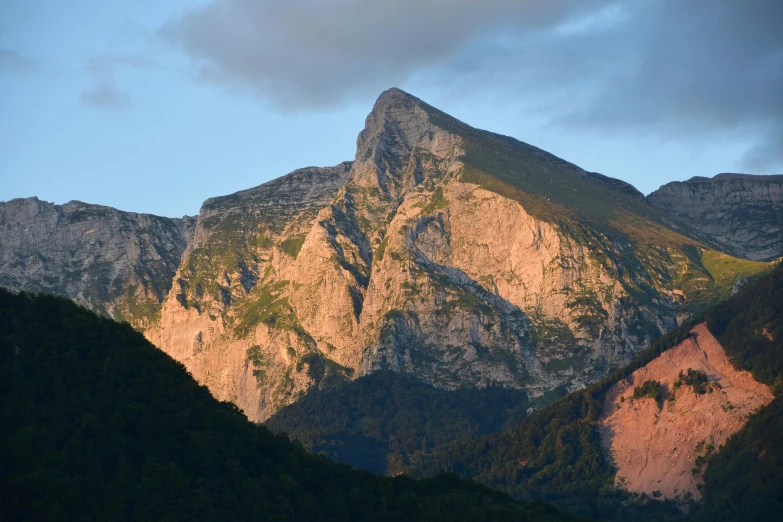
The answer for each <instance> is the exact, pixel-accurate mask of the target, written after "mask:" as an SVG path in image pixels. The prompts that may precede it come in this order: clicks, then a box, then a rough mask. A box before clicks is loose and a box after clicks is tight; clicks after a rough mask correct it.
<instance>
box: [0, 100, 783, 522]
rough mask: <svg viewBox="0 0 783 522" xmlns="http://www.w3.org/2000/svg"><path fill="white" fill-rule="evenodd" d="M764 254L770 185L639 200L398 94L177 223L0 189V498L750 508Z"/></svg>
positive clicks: (295, 512)
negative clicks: (281, 169) (344, 154)
mask: <svg viewBox="0 0 783 522" xmlns="http://www.w3.org/2000/svg"><path fill="white" fill-rule="evenodd" d="M782 256H783V175H779V176H752V175H746V174H719V175H717V176H715V177H714V178H702V177H696V178H692V179H690V180H688V181H685V182H672V183H668V184H666V185H664V186H662V187H661V188H659V189H658V190H656V191H654V192H653V193H651V194H649V195H648V196H645V195H643V194H642V193H640V192H639V191H638V190H636V189H635V188H634V187H633V186H631V185H630V184H628V183H625V182H623V181H620V180H617V179H613V178H609V177H607V176H603V175H601V174H598V173H593V172H588V171H585V170H583V169H581V168H579V167H578V166H576V165H574V164H572V163H569V162H567V161H565V160H562V159H560V158H557V157H556V156H553V155H551V154H549V153H547V152H546V151H543V150H541V149H538V148H536V147H533V146H531V145H528V144H526V143H523V142H520V141H517V140H515V139H513V138H509V137H506V136H501V135H498V134H494V133H491V132H488V131H483V130H479V129H475V128H472V127H470V126H468V125H466V124H464V123H462V122H460V121H458V120H456V119H455V118H452V117H451V116H449V115H447V114H445V113H443V112H441V111H439V110H438V109H436V108H434V107H432V106H430V105H428V104H426V103H425V102H423V101H421V100H419V99H418V98H416V97H414V96H411V95H409V94H407V93H405V92H403V91H400V90H399V89H391V90H388V91H386V92H384V93H383V94H381V96H380V97H379V98H378V100H377V101H376V103H375V105H374V107H373V109H372V111H371V112H370V114H369V115H368V116H367V119H366V121H365V127H364V130H362V131H361V133H360V134H359V136H358V139H357V151H356V156H355V158H354V160H353V161H346V162H343V163H341V164H339V165H336V166H334V167H327V168H319V167H309V168H303V169H299V170H296V171H294V172H292V173H290V174H287V175H285V176H282V177H279V178H277V179H274V180H272V181H270V182H267V183H265V184H263V185H260V186H257V187H254V188H251V189H248V190H244V191H241V192H237V193H235V194H231V195H228V196H220V197H214V198H211V199H208V200H207V201H205V202H204V203H203V205H202V207H201V210H200V212H199V215H198V216H194V217H188V216H186V217H183V218H179V219H174V218H165V217H159V216H153V215H148V214H136V213H129V212H122V211H119V210H116V209H113V208H109V207H103V206H99V205H91V204H87V203H82V202H69V203H66V204H64V205H55V204H52V203H47V202H44V201H40V200H38V199H37V198H28V199H17V200H12V201H8V202H0V286H2V287H5V288H7V289H10V290H11V292H8V291H5V290H2V289H0V311H2V312H3V313H2V314H0V330H2V333H3V335H2V336H0V343H1V344H2V350H0V370H2V372H3V378H2V379H0V394H1V395H3V397H4V400H3V404H4V409H3V410H2V417H1V418H0V420H2V421H3V425H5V426H9V427H10V428H9V429H6V430H3V432H2V434H0V436H2V437H3V439H2V440H3V444H1V445H0V446H2V447H4V448H6V449H7V450H8V451H7V454H4V456H3V460H4V462H6V463H7V464H8V466H7V467H6V469H7V470H12V472H7V473H4V474H2V475H0V480H2V485H3V487H2V488H0V489H2V490H3V491H4V492H5V493H3V496H0V509H2V510H3V511H4V512H8V513H15V514H16V515H18V516H32V515H31V513H33V512H34V513H35V514H36V515H35V518H37V519H47V518H51V519H57V518H62V517H63V514H66V513H67V514H69V518H74V517H75V516H77V515H79V514H81V515H84V514H85V513H91V514H92V516H94V517H95V518H104V519H118V520H119V519H128V520H135V519H150V518H161V517H174V518H183V517H184V518H192V517H194V516H195V517H200V518H204V519H225V518H237V517H238V518H243V519H247V518H261V519H266V518H269V519H276V520H277V519H279V520H294V519H300V520H316V519H324V520H335V519H346V520H366V519H377V520H397V519H401V518H407V519H410V520H419V519H421V520H428V519H433V518H438V517H440V518H439V519H450V520H472V519H485V520H568V519H573V518H569V516H570V515H566V514H563V513H561V512H558V511H557V510H556V509H555V508H552V507H549V506H546V505H544V504H541V503H540V501H544V502H549V503H554V504H555V505H556V506H557V507H558V508H561V509H564V510H568V511H570V512H572V513H574V514H576V515H578V516H589V517H596V518H601V519H607V520H618V521H619V520H623V521H629V520H638V521H649V520H671V521H681V520H745V519H748V520H761V519H769V518H770V517H774V516H775V514H776V513H779V512H780V509H783V504H781V502H780V498H781V497H780V491H781V485H783V476H781V474H780V469H783V468H782V467H781V463H783V453H782V452H781V451H780V450H779V448H780V447H783V446H781V445H780V444H779V442H780V441H779V432H780V429H781V427H783V416H781V411H783V410H781V407H780V394H781V392H783V362H781V361H783V353H782V352H781V347H783V337H781V336H782V335H783V330H782V328H783V321H781V317H783V300H782V299H783V265H782V264H781V263H780V258H781V257H782ZM20 292H22V293H20ZM36 293H41V294H42V295H38V296H34V295H33V294H36ZM43 294H54V295H55V296H56V297H51V296H46V295H43ZM63 298H65V299H63ZM68 300H70V301H73V303H70V302H68ZM74 303H75V304H74ZM76 305H79V306H76ZM80 307H81V308H80ZM85 308H86V309H87V310H85ZM96 314H97V315H96ZM117 323H127V324H117ZM142 336H143V337H142ZM145 338H146V339H145ZM152 345H154V346H156V347H157V348H158V349H159V350H155V349H153V347H152ZM161 352H164V353H165V354H167V355H168V356H169V357H167V356H166V355H164V353H161ZM171 359H174V361H172V360H171ZM188 374H189V375H190V377H189V376H188ZM191 377H192V379H191ZM193 380H195V381H196V382H193ZM196 383H197V384H200V385H201V386H198V385H197V384H196ZM207 390H208V392H209V394H211V395H212V397H210V396H209V394H208V393H207ZM243 415H244V417H246V418H247V419H249V421H252V422H248V421H247V419H245V418H243ZM253 423H256V425H254V424H253ZM258 423H263V424H265V425H266V426H258V425H257V424H258ZM270 429H271V430H272V432H277V433H279V434H278V435H273V434H272V433H271V432H270V431H269V430H270ZM283 434H287V435H283ZM288 436H290V437H291V438H293V439H296V440H297V441H299V442H300V443H301V444H302V445H304V447H305V449H307V450H310V451H312V452H315V453H320V454H323V455H326V456H327V457H329V458H330V459H332V460H335V461H340V462H343V463H346V464H349V465H350V466H352V467H353V468H354V469H351V468H350V467H347V466H341V465H338V464H335V463H330V462H327V461H326V460H325V459H324V458H323V457H319V456H315V455H312V454H308V453H306V452H305V451H304V450H303V449H302V448H301V447H297V445H296V444H291V443H290V441H289V440H288ZM62 441H67V444H65V445H64V446H63V444H62ZM355 468H363V469H365V470H369V471H371V472H374V473H376V474H380V475H388V476H393V477H396V478H393V479H389V478H385V477H379V476H378V475H372V474H370V473H366V472H365V471H358V470H357V469H355ZM444 472H445V473H446V474H445V475H444ZM398 475H403V476H402V477H398ZM409 476H412V477H417V478H419V479H422V480H420V481H415V480H412V479H411V478H409ZM464 479H472V480H474V481H476V482H480V483H482V484H483V485H477V484H474V483H471V482H470V481H468V480H464ZM485 486H489V487H490V488H493V489H495V490H502V493H500V492H497V491H496V492H493V491H491V490H490V489H488V488H486V487H485ZM145 488H146V489H145ZM194 491H195V492H198V494H195V495H194V493H193V492H194ZM36 492H37V493H36ZM36 498H39V499H43V500H42V501H41V502H38V501H36ZM90 498H103V499H105V501H101V502H99V503H92V504H91V503H90V500H89V499H90ZM199 498H201V500H198V499H199ZM58 499H62V500H58ZM512 499H513V500H516V501H518V502H512ZM531 501H533V502H535V503H526V502H531ZM519 502H523V503H519ZM16 515H15V516H16ZM444 517H445V518H444ZM449 517H450V518H449Z"/></svg>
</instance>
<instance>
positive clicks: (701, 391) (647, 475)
mask: <svg viewBox="0 0 783 522" xmlns="http://www.w3.org/2000/svg"><path fill="white" fill-rule="evenodd" d="M691 335H692V337H691V338H690V339H687V340H686V341H684V342H682V343H680V344H679V345H678V346H676V347H674V348H672V349H670V350H668V351H666V352H664V353H663V354H662V355H660V356H659V357H657V358H656V359H654V360H653V361H651V362H650V363H648V364H647V365H646V366H644V367H642V368H640V369H638V370H636V371H635V372H633V373H632V374H631V375H630V376H629V377H627V378H626V379H623V380H622V381H620V382H618V383H617V384H615V385H614V386H613V387H612V389H611V390H609V393H608V394H607V398H606V401H605V410H606V413H605V415H604V417H603V419H602V421H601V426H600V432H601V440H602V443H603V446H604V448H605V450H606V452H607V454H608V455H609V457H610V459H611V461H612V462H613V464H614V465H615V467H616V469H617V474H616V483H617V484H618V485H619V486H621V487H623V488H625V489H627V490H629V491H631V492H634V493H645V494H647V495H650V496H653V497H656V498H681V499H683V498H688V497H690V498H693V499H694V500H699V499H700V498H701V492H700V489H699V485H700V484H702V482H703V477H702V474H703V472H704V469H705V468H706V466H705V463H706V461H707V459H708V458H709V456H710V455H711V454H712V453H713V452H714V451H719V449H720V447H721V446H722V445H723V444H724V443H725V442H726V440H727V439H728V438H729V437H730V436H731V435H733V434H734V433H736V432H738V431H739V430H740V429H741V428H742V427H743V426H744V425H745V423H746V422H747V420H748V417H749V416H750V415H752V414H753V413H755V412H756V410H758V409H759V408H760V407H761V406H764V405H765V404H768V403H769V402H770V401H772V399H773V394H772V391H771V390H770V389H769V387H768V386H766V385H764V384H761V383H759V382H756V381H755V380H754V379H753V377H752V376H751V374H750V373H749V372H746V371H741V370H736V369H734V367H733V366H732V365H731V364H730V363H729V361H728V358H727V357H726V353H725V352H724V350H723V347H722V346H721V345H720V343H719V342H718V341H717V340H716V339H715V338H714V337H713V336H712V334H711V333H710V332H709V330H708V329H707V327H706V326H705V325H704V324H700V325H698V326H696V327H695V328H693V330H691ZM689 370H696V371H698V372H702V375H703V377H704V381H706V382H703V383H699V382H697V383H696V384H697V386H693V385H688V384H687V383H684V382H682V373H683V372H684V373H686V374H687V372H688V371H689ZM646 381H655V382H657V383H659V384H660V385H661V388H662V391H661V394H660V396H659V397H657V400H656V398H655V397H649V398H637V399H634V398H633V394H634V390H635V389H636V387H638V386H641V385H642V384H643V383H644V382H646Z"/></svg>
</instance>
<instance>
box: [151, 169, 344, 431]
mask: <svg viewBox="0 0 783 522" xmlns="http://www.w3.org/2000/svg"><path fill="white" fill-rule="evenodd" d="M350 167H351V163H350V162H346V163H342V164H340V165H337V166H336V167H332V168H305V169H300V170H297V171H294V172H292V173H290V174H288V175H286V176H283V177H281V178H278V179H275V180H273V181H271V182H269V183H266V184H264V185H261V186H259V187H255V188H253V189H250V190H245V191H242V192H238V193H236V194H232V195H230V196H224V197H218V198H212V199H209V200H207V201H206V202H205V203H204V205H203V206H202V209H201V212H200V213H199V216H198V218H197V221H196V226H195V233H194V235H193V240H192V241H191V242H190V244H189V245H188V248H187V251H186V252H185V254H184V256H183V260H182V264H181V266H180V267H179V269H178V270H177V273H176V276H175V277H174V288H173V290H172V291H171V292H170V293H169V295H168V297H167V298H166V300H165V301H164V304H163V309H162V312H161V315H160V320H159V321H158V322H157V323H156V324H155V325H154V327H153V328H151V329H150V330H149V331H148V332H147V335H148V337H149V338H150V339H151V340H152V341H153V342H154V343H155V344H156V345H157V346H158V347H160V348H161V349H162V350H164V351H165V352H166V353H168V354H169V355H171V356H172V357H174V358H175V359H177V360H178V361H181V362H182V363H183V364H185V366H186V367H187V368H188V370H189V371H190V372H191V373H192V374H193V376H194V377H195V378H196V379H197V380H198V381H199V382H201V383H202V384H205V385H207V386H208V387H209V389H210V390H211V391H212V393H213V394H214V395H215V396H216V397H217V398H219V399H221V400H228V401H232V402H234V403H236V404H238V405H239V406H240V407H241V408H242V409H243V410H244V411H245V412H246V413H247V415H248V417H249V418H251V419H253V420H261V419H264V418H266V417H267V416H268V415H269V414H270V413H271V412H274V411H276V410H277V409H278V408H279V407H280V406H282V405H285V404H288V403H290V402H291V401H292V400H293V399H294V398H295V397H296V393H301V392H302V391H303V390H307V389H309V388H310V387H311V386H313V385H314V384H317V383H318V382H320V380H321V378H322V377H323V374H324V373H325V372H324V371H323V368H324V365H325V363H324V357H323V356H322V355H321V353H320V352H319V351H318V350H317V349H316V345H315V342H314V341H313V340H312V338H311V337H310V335H309V334H308V333H307V332H306V331H305V330H304V329H302V327H301V326H300V325H299V321H298V319H297V317H296V315H295V314H294V312H293V310H292V308H291V306H290V304H289V295H290V294H291V291H292V283H291V282H290V281H289V280H288V279H287V277H288V274H289V272H290V267H291V265H292V264H294V263H295V260H296V259H297V257H299V256H300V250H301V249H302V244H303V242H304V239H305V236H306V234H307V233H308V231H309V230H310V229H311V227H312V224H313V222H314V220H315V218H316V216H317V214H318V212H319V210H320V209H321V208H323V207H324V206H325V205H327V204H328V203H329V202H330V201H331V200H332V198H334V196H335V194H336V193H337V191H338V190H339V188H340V187H341V186H342V185H343V184H344V183H345V180H346V176H347V174H348V172H349V169H350ZM319 371H320V373H319Z"/></svg>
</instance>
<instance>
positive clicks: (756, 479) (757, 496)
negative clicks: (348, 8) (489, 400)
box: [408, 265, 783, 521]
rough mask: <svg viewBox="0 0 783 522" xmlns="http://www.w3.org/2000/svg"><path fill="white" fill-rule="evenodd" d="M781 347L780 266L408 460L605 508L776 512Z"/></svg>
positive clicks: (628, 513) (419, 470) (674, 514)
mask: <svg viewBox="0 0 783 522" xmlns="http://www.w3.org/2000/svg"><path fill="white" fill-rule="evenodd" d="M782 350H783V265H780V266H778V267H777V268H776V269H775V270H774V271H772V272H771V273H768V274H766V275H764V276H762V277H760V278H759V279H757V280H756V281H754V282H753V283H750V284H748V285H747V286H746V287H745V288H743V289H742V290H740V291H739V292H738V293H737V294H736V295H735V296H733V297H732V298H730V299H729V300H727V301H726V302H724V303H722V304H719V305H717V306H716V307H713V308H711V309H709V310H708V311H706V312H704V313H703V314H701V315H700V316H699V317H695V318H694V319H693V320H691V321H689V322H688V323H686V324H684V325H682V326H681V327H679V328H678V329H677V330H675V331H674V332H672V333H671V334H668V335H666V336H664V337H663V338H661V339H659V340H658V341H656V342H655V343H654V344H653V345H652V346H651V347H650V348H649V349H647V350H645V351H644V352H642V353H641V354H640V355H639V356H638V357H637V358H636V359H635V360H634V361H633V362H632V363H631V364H630V365H629V366H627V367H625V368H623V369H621V370H619V371H617V372H614V373H613V374H612V375H610V376H609V377H607V378H606V379H605V380H603V381H601V382H599V383H597V384H594V385H591V386H589V387H587V388H586V389H585V390H581V391H578V392H574V393H571V394H569V395H568V396H566V397H565V398H563V399H561V400H559V401H557V402H555V403H554V404H552V405H550V406H548V407H546V408H543V409H541V410H539V411H537V412H536V413H534V414H532V415H531V416H529V417H527V418H525V419H524V420H523V421H522V422H521V423H519V424H518V425H517V426H515V427H513V428H510V429H508V430H506V431H504V432H501V433H494V434H490V435H486V436H482V437H477V438H472V439H463V440H455V441H452V442H450V443H448V444H446V445H443V446H440V447H436V448H433V449H432V450H431V452H430V453H429V454H428V455H425V456H424V457H423V458H421V459H419V460H417V461H416V462H413V464H412V466H411V467H409V468H408V471H409V472H411V473H413V474H415V475H421V476H427V475H430V474H432V473H434V472H436V471H438V472H442V471H454V472H457V473H459V474H460V475H462V476H465V477H471V478H474V479H476V480H478V481H479V482H483V483H485V484H487V485H489V486H492V487H495V488H498V489H501V490H505V491H507V492H508V493H510V494H511V495H512V496H513V497H515V498H517V499H528V500H530V499H538V500H548V501H552V502H555V503H556V504H558V505H559V506H561V507H564V508H567V509H569V510H571V511H573V512H576V513H581V514H585V515H589V516H595V517H600V518H602V519H608V520H640V521H645V520H686V519H687V520H696V521H701V520H705V521H706V520H726V521H729V520H772V519H775V518H776V517H777V514H778V513H780V510H781V508H783V503H781V497H780V491H781V488H782V487H783V472H781V469H783V467H781V464H783V449H781V446H780V444H779V442H780V440H779V439H780V429H783V407H782V406H781V405H782V404H783V403H781V392H783V351H782ZM683 507H686V508H689V509H690V513H687V514H684V513H683V512H682V508H683Z"/></svg>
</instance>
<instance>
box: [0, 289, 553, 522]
mask: <svg viewBox="0 0 783 522" xmlns="http://www.w3.org/2000/svg"><path fill="white" fill-rule="evenodd" d="M0 425H2V426H3V429H2V430H0V462H2V466H0V519H3V520H308V521H310V520H334V521H336V520H341V521H342V520H345V521H349V520H381V521H383V520H389V521H391V520H551V521H557V520H568V519H569V517H568V516H566V515H563V514H560V513H558V512H557V511H555V510H554V509H553V508H552V507H550V506H546V505H542V504H518V503H513V502H511V501H510V500H509V499H508V497H506V496H505V495H503V494H502V493H498V492H492V491H490V490H488V489H486V488H485V487H483V486H480V485H477V484H473V483H470V482H466V481H462V480H460V479H458V478H456V477H455V476H441V477H439V478H437V479H435V480H429V481H414V480H412V479H410V478H407V477H399V478H395V479H388V478H383V477H377V476H374V475H371V474H370V473H367V472H362V471H357V470H353V469H351V468H349V467H348V466H344V465H339V464H334V463H331V462H329V461H328V460H326V459H325V458H323V457H319V456H315V455H312V454H308V453H307V452H305V451H304V449H302V448H301V447H300V446H296V445H294V444H292V443H290V442H289V441H288V439H287V438H285V437H278V436H275V435H273V434H272V433H271V432H270V431H269V430H267V429H266V428H264V427H261V426H255V425H253V424H251V423H249V422H248V421H247V420H246V419H245V418H244V416H243V415H242V414H241V413H240V412H239V411H238V410H237V408H236V407H234V406H232V405H230V404H227V403H219V402H217V401H216V400H214V399H213V398H212V397H211V396H210V395H209V393H208V391H207V390H206V389H205V388H204V387H201V386H199V385H198V384H197V383H196V382H194V381H193V380H192V379H191V378H190V377H189V376H188V374H187V373H186V371H185V369H184V368H183V367H182V366H181V365H180V364H179V363H177V362H175V361H173V360H171V359H170V358H168V357H167V356H166V355H165V354H163V353H162V352H160V351H158V350H156V349H155V348H154V347H153V346H152V345H150V344H149V343H148V342H147V341H145V340H144V338H143V337H142V336H141V335H140V334H138V333H137V332H135V331H133V330H132V329H131V328H130V326H128V325H121V324H117V323H114V322H112V321H110V320H108V319H103V318H99V317H98V316H96V315H94V314H92V313H91V312H88V311H86V310H84V309H81V308H79V307H77V306H76V305H74V304H73V303H71V302H69V301H67V300H65V299H62V298H57V297H50V296H39V297H31V296H29V295H25V294H22V295H13V294H11V293H8V292H6V291H4V290H0Z"/></svg>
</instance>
